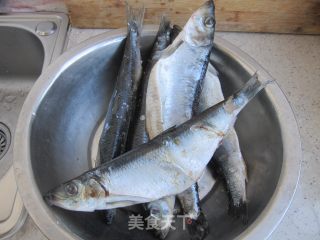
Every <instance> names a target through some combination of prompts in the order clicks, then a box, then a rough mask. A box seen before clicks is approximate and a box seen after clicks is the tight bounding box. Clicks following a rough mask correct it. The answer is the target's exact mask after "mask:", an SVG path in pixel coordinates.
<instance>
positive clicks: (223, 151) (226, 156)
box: [198, 64, 247, 222]
mask: <svg viewBox="0 0 320 240" xmlns="http://www.w3.org/2000/svg"><path fill="white" fill-rule="evenodd" d="M223 100H224V96H223V93H222V89H221V84H220V80H219V77H218V72H217V70H216V69H215V68H214V67H213V66H212V65H211V64H209V66H208V70H207V73H206V77H205V79H204V81H203V88H202V92H201V94H200V99H199V101H200V103H199V109H198V110H199V112H198V113H200V112H202V111H204V110H205V109H207V108H208V107H210V106H212V105H214V104H217V103H219V102H221V101H223ZM214 160H215V163H217V164H218V166H219V167H220V168H221V172H222V174H223V176H224V178H225V180H226V186H227V189H228V191H229V193H230V197H231V202H230V212H231V213H233V214H234V215H239V216H240V217H241V218H242V220H243V222H246V221H247V200H246V182H247V170H246V164H245V161H244V159H243V156H242V153H241V150H240V146H239V140H238V136H237V133H236V131H235V129H234V128H231V129H230V131H229V132H228V134H227V135H226V136H225V137H224V139H223V141H222V142H221V145H220V147H219V148H218V149H217V151H216V152H215V154H214ZM232 211H233V212H232Z"/></svg>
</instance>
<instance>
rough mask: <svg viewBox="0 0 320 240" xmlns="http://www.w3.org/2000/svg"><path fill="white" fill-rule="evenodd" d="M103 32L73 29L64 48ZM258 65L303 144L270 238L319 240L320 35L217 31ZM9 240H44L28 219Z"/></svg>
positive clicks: (218, 34)
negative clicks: (287, 200) (296, 177)
mask: <svg viewBox="0 0 320 240" xmlns="http://www.w3.org/2000/svg"><path fill="white" fill-rule="evenodd" d="M105 31H107V30H91V29H85V30H83V29H72V31H71V34H70V40H69V44H68V48H72V47H73V46H74V45H76V44H77V43H79V42H82V41H84V40H85V39H87V38H89V37H92V36H95V35H97V34H100V33H103V32H105ZM217 36H219V37H222V38H224V39H226V40H228V41H229V42H231V43H233V44H234V45H236V46H237V47H239V48H240V49H242V50H243V51H244V52H246V53H248V54H249V55H250V56H252V57H253V58H254V59H255V60H256V61H258V62H259V63H260V64H261V65H262V66H263V67H264V68H265V69H266V70H267V71H268V72H269V73H270V74H271V75H272V76H273V77H274V78H275V79H276V80H277V83H278V84H279V85H280V87H281V88H282V90H283V91H284V93H285V94H286V95H287V97H288V100H289V102H290V103H291V106H292V108H293V110H294V112H295V115H296V118H297V122H298V125H299V128H300V129H299V130H300V134H301V140H302V150H303V156H302V165H301V177H300V182H299V184H298V187H297V192H296V195H295V197H294V199H293V202H292V205H291V206H290V208H289V210H288V212H287V214H286V215H285V217H284V219H283V221H282V222H281V223H280V225H279V227H278V228H277V229H276V230H275V231H274V233H273V234H272V236H271V238H270V239H271V240H285V239H290V240H296V239H297V240H300V239H310V240H311V239H320V181H319V180H320V127H319V124H320V97H319V95H318V94H319V93H320V36H307V35H280V34H254V33H222V32H219V33H217ZM11 239H15V240H18V239H33V240H45V239H46V238H45V237H44V236H43V235H42V234H41V232H40V231H39V230H38V229H37V227H36V226H35V225H34V223H33V221H32V220H31V218H28V219H27V222H26V224H25V225H24V226H23V227H22V229H21V230H20V231H19V232H18V233H16V234H15V235H14V236H13V237H11Z"/></svg>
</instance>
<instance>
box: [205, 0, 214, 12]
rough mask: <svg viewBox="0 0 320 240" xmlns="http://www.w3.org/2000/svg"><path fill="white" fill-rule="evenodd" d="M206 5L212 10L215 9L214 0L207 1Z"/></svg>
mask: <svg viewBox="0 0 320 240" xmlns="http://www.w3.org/2000/svg"><path fill="white" fill-rule="evenodd" d="M204 5H205V7H207V8H210V9H211V10H214V8H215V6H214V2H213V0H209V1H207V2H206V3H205V4H204Z"/></svg>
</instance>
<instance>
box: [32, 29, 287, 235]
mask: <svg viewBox="0 0 320 240" xmlns="http://www.w3.org/2000/svg"><path fill="white" fill-rule="evenodd" d="M153 40H154V36H153V35H145V36H143V38H142V55H143V57H144V58H145V57H146V56H147V54H148V53H149V51H150V48H151V45H152V42H153ZM123 46H124V40H123V39H118V40H115V41H111V42H110V43H108V44H104V45H103V46H102V45H101V46H99V47H95V48H91V49H90V51H88V53H87V54H84V55H83V56H82V57H81V58H79V59H78V60H76V61H75V62H74V63H72V64H71V65H70V66H69V67H68V68H67V69H65V70H64V71H62V72H61V74H59V76H58V77H57V79H56V81H54V83H53V85H52V86H51V87H50V89H49V90H48V91H47V93H46V94H45V96H44V97H43V99H42V101H41V104H40V106H39V107H38V109H37V111H36V114H35V117H34V120H33V122H32V127H31V139H30V148H31V161H32V168H33V172H34V177H35V180H36V183H37V185H38V188H39V190H40V192H41V193H42V194H44V193H46V192H47V191H48V190H50V189H51V188H53V187H55V186H57V185H59V184H60V183H62V182H64V181H66V180H69V179H71V178H73V177H76V176H78V175H80V174H81V173H83V172H84V171H86V170H88V169H90V168H91V148H92V140H93V136H94V134H95V132H96V130H97V127H98V126H99V124H100V123H101V121H103V117H104V115H105V113H106V111H107V107H108V101H109V98H110V96H111V94H112V90H113V86H114V83H115V80H116V76H117V73H118V70H119V66H120V63H121V58H122V53H123ZM211 62H212V63H213V64H214V66H215V67H216V68H217V70H218V71H219V74H220V79H221V82H222V86H223V91H224V93H225V96H228V95H230V94H231V93H233V92H234V91H235V90H237V89H238V88H239V87H241V86H242V84H243V83H244V82H245V81H247V80H248V79H249V78H250V74H249V72H247V71H246V69H245V68H244V67H243V66H242V65H241V64H240V63H239V62H237V61H236V60H235V59H233V58H232V57H231V56H230V55H228V54H227V53H226V52H224V51H223V50H222V49H221V48H219V46H217V45H216V46H215V48H214V51H213V54H212V56H211ZM236 130H237V132H238V136H239V139H240V145H241V149H242V152H243V155H244V158H245V160H246V163H247V168H248V185H247V195H248V201H249V209H248V211H249V222H248V224H247V225H243V224H242V222H241V220H240V219H236V218H233V217H231V216H229V215H228V195H227V192H226V191H225V188H224V184H223V182H222V181H221V180H218V183H217V184H216V185H215V187H214V189H213V190H212V191H211V193H210V194H209V195H208V196H207V197H206V198H205V199H203V201H202V208H203V210H204V212H205V214H206V216H207V219H208V221H209V225H210V236H209V237H208V239H213V238H214V239H231V238H234V237H236V236H237V235H239V234H240V233H241V232H243V231H244V230H245V229H246V228H247V227H248V226H249V225H250V224H251V223H252V222H253V221H254V220H255V219H256V218H257V216H258V215H259V214H260V213H261V211H262V210H263V209H264V208H265V206H266V205H267V203H268V201H269V200H270V198H271V197H272V194H273V193H274V190H275V188H276V185H277V182H278V179H279V176H280V171H281V166H282V161H283V145H282V141H281V131H280V125H279V122H278V118H277V115H276V112H275V110H274V108H273V106H272V103H271V100H270V99H269V97H268V95H267V94H266V93H265V92H264V91H263V92H262V93H260V94H259V95H258V96H257V97H256V98H255V99H254V100H253V101H252V102H251V103H250V104H249V105H248V106H247V107H246V108H245V109H244V110H243V111H242V113H241V114H240V116H239V118H238V120H237V122H236ZM209 167H210V168H211V169H213V168H214V164H210V165H209ZM50 209H51V210H52V212H53V213H54V215H55V217H56V218H57V221H59V222H60V223H61V224H60V226H61V227H62V228H65V229H66V230H68V231H70V232H73V233H74V234H76V235H78V236H79V237H80V238H82V239H137V240H138V239H139V240H141V239H154V237H153V235H152V233H151V232H150V231H141V230H128V220H129V215H131V214H133V213H134V214H135V213H137V212H139V211H140V210H142V208H141V207H140V206H136V207H133V208H125V209H119V210H118V211H117V213H118V215H117V217H116V219H115V222H114V223H113V224H112V225H110V226H108V225H106V224H105V223H104V221H103V220H102V217H101V214H99V213H98V212H93V213H81V212H72V211H67V210H62V209H58V208H56V207H52V208H50ZM142 213H143V212H141V214H142ZM175 220H176V222H175V224H174V225H175V227H176V230H172V231H171V232H170V233H169V236H168V237H167V239H168V240H170V239H188V232H187V231H186V230H183V224H182V222H181V219H175Z"/></svg>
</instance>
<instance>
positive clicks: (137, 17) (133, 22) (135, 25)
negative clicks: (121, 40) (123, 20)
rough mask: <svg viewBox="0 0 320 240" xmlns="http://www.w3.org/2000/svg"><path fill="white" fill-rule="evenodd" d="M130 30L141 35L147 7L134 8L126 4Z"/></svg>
mask: <svg viewBox="0 0 320 240" xmlns="http://www.w3.org/2000/svg"><path fill="white" fill-rule="evenodd" d="M126 6H127V8H126V9H127V22H128V29H136V30H137V31H138V32H139V33H140V32H141V30H142V25H143V19H144V13H145V7H144V6H142V7H140V8H133V7H132V6H130V5H129V4H128V2H126Z"/></svg>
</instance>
